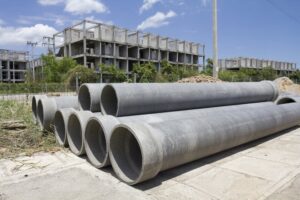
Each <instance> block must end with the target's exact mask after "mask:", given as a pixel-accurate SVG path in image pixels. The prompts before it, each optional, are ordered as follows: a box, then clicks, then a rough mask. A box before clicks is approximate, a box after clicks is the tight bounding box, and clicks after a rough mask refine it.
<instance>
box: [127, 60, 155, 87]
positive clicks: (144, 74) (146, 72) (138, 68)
mask: <svg viewBox="0 0 300 200" xmlns="http://www.w3.org/2000/svg"><path fill="white" fill-rule="evenodd" d="M132 72H133V73H135V74H137V82H148V83H149V82H153V81H154V80H155V76H156V70H155V66H154V64H153V63H151V62H148V63H143V64H134V65H133V70H132Z"/></svg>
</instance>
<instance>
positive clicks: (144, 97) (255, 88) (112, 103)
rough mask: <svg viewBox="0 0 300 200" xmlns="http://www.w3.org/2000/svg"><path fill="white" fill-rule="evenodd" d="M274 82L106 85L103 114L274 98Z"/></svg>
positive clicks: (216, 104)
mask: <svg viewBox="0 0 300 200" xmlns="http://www.w3.org/2000/svg"><path fill="white" fill-rule="evenodd" d="M277 96H278V90H277V88H276V87H275V85H274V83H273V82H270V81H262V82H257V83H254V82H252V83H201V84H199V83H136V84H124V83H123V84H110V85H106V86H105V87H104V88H103V90H102V94H101V111H102V112H103V114H108V115H114V116H128V115H135V114H147V113H157V112H166V111H175V110H186V109H195V108H205V107H215V106H225V105H235V104H243V103H255V102H263V101H273V100H275V99H276V98H277Z"/></svg>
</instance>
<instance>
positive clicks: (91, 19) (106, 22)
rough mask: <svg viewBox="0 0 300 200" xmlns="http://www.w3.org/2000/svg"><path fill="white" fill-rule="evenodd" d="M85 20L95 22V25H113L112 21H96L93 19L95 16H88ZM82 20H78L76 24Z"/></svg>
mask: <svg viewBox="0 0 300 200" xmlns="http://www.w3.org/2000/svg"><path fill="white" fill-rule="evenodd" d="M85 19H86V20H90V21H93V22H97V23H102V24H108V25H113V24H114V23H113V21H103V20H101V19H97V18H95V16H89V17H86V18H85ZM80 21H82V20H78V22H80Z"/></svg>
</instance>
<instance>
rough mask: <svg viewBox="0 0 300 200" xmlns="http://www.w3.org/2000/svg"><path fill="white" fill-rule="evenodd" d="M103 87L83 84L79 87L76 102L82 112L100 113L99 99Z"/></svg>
mask: <svg viewBox="0 0 300 200" xmlns="http://www.w3.org/2000/svg"><path fill="white" fill-rule="evenodd" d="M104 86H105V84H102V83H85V84H83V85H81V86H80V88H79V92H78V102H79V104H80V107H81V109H82V110H90V111H92V112H100V111H101V107H100V98H101V92H102V89H103V87H104Z"/></svg>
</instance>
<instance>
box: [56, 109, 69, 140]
mask: <svg viewBox="0 0 300 200" xmlns="http://www.w3.org/2000/svg"><path fill="white" fill-rule="evenodd" d="M54 127H55V133H56V135H57V136H58V137H57V139H58V140H59V141H58V142H59V143H60V144H64V143H65V140H66V139H65V138H66V130H65V121H64V117H63V115H62V113H61V112H60V111H59V112H56V113H55V116H54Z"/></svg>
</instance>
